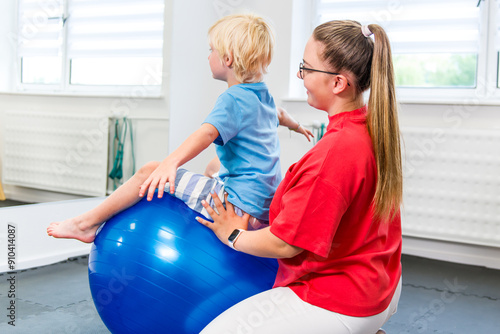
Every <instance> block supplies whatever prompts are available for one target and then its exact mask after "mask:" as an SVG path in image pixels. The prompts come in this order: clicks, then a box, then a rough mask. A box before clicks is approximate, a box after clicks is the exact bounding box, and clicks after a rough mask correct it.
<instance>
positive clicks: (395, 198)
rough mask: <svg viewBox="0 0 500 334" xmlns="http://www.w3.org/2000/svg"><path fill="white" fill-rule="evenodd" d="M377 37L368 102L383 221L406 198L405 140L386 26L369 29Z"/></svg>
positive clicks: (378, 209) (377, 201)
mask: <svg viewBox="0 0 500 334" xmlns="http://www.w3.org/2000/svg"><path fill="white" fill-rule="evenodd" d="M368 28H369V29H370V31H371V32H372V33H373V35H374V37H375V43H374V48H373V57H372V66H371V75H370V77H371V80H370V81H371V82H370V87H371V90H370V97H369V99H368V119H367V126H368V132H369V133H370V136H371V138H372V142H373V147H374V150H375V159H376V161H377V179H378V181H377V188H376V190H375V196H374V200H373V201H374V204H375V213H376V215H377V216H379V217H380V218H388V217H389V216H390V215H391V214H394V213H395V212H396V210H397V209H399V206H400V205H401V202H402V199H403V171H402V162H401V141H400V133H399V122H398V110H397V103H396V91H395V82H394V81H395V80H394V69H393V64H392V56H391V46H390V43H389V39H388V37H387V35H386V33H385V31H384V29H383V28H382V27H380V26H379V25H377V24H370V25H369V26H368Z"/></svg>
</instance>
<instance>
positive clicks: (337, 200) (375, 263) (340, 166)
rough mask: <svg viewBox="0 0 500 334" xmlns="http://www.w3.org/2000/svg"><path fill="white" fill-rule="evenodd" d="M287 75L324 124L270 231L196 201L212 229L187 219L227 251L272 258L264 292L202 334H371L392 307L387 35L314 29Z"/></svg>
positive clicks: (396, 232) (394, 167) (394, 162)
mask: <svg viewBox="0 0 500 334" xmlns="http://www.w3.org/2000/svg"><path fill="white" fill-rule="evenodd" d="M371 35H373V36H374V41H373V40H372V38H370V36H371ZM297 76H298V77H299V78H300V79H303V80H304V86H305V88H306V89H307V102H308V103H309V104H310V105H311V106H313V107H315V108H317V109H320V110H324V111H326V112H327V113H328V118H329V124H328V127H327V132H326V134H325V135H324V136H323V138H322V139H321V140H320V141H319V142H318V143H317V144H316V145H315V146H314V147H313V148H312V149H311V150H310V151H309V152H307V153H306V154H305V155H304V157H303V158H301V159H300V160H299V161H298V162H297V163H296V164H294V165H292V166H291V167H290V168H289V170H288V172H287V174H286V176H285V178H284V180H283V181H282V182H281V184H280V186H279V187H278V190H277V192H276V194H275V196H274V199H273V202H272V204H271V208H270V227H267V228H264V229H262V230H258V231H246V225H247V220H248V216H244V217H243V218H241V217H238V216H236V215H235V214H234V211H233V208H232V206H231V205H228V207H227V211H226V210H224V207H223V206H222V204H221V203H220V201H218V200H216V199H215V197H214V200H215V203H216V209H217V211H218V212H219V214H217V213H215V212H214V210H212V209H211V208H210V207H209V206H208V205H207V203H204V206H205V208H206V209H207V210H208V212H209V214H210V215H211V216H212V218H213V219H214V223H210V222H208V221H206V220H203V219H201V218H199V219H198V221H199V222H200V223H202V224H203V225H205V226H207V227H209V228H210V229H211V230H212V231H213V232H214V233H215V234H216V235H217V237H218V238H219V239H220V240H221V241H222V242H224V243H226V244H227V245H229V246H231V247H233V248H235V249H236V250H238V251H241V252H245V253H248V254H252V255H256V256H261V257H274V258H278V262H279V270H278V273H277V277H276V281H275V285H274V288H273V289H271V290H269V291H266V292H263V293H261V294H258V295H256V296H253V297H251V298H248V299H247V300H244V301H242V302H241V303H239V304H237V305H235V306H233V307H232V308H230V309H229V310H227V311H226V312H224V313H223V314H221V315H220V316H219V317H217V318H216V319H215V320H214V321H213V322H212V323H210V324H209V325H208V326H207V327H206V328H205V329H204V330H203V332H202V333H336V334H338V333H361V334H370V333H374V334H375V333H377V330H378V329H379V328H380V327H381V326H382V325H383V324H384V323H385V322H386V321H387V320H388V319H389V317H390V316H391V315H392V314H394V313H395V311H396V307H397V303H398V300H399V295H400V291H401V261H400V257H401V220H400V209H399V208H400V204H401V202H402V168H401V152H400V137H399V127H398V120H397V106H396V100H395V92H394V73H393V67H392V59H391V50H390V45H389V41H388V38H387V35H386V33H385V32H384V30H383V29H382V28H381V27H380V26H378V25H375V24H371V25H368V26H361V25H360V24H359V23H358V22H355V21H331V22H327V23H325V24H322V25H320V26H318V27H317V28H316V29H315V30H314V32H313V35H312V36H311V38H310V39H309V41H308V42H307V45H306V47H305V51H304V59H303V62H302V63H301V64H300V67H299V72H298V73H297ZM368 88H370V97H369V100H368V105H367V106H365V104H364V100H363V92H364V91H366V90H367V89H368ZM380 332H383V331H380Z"/></svg>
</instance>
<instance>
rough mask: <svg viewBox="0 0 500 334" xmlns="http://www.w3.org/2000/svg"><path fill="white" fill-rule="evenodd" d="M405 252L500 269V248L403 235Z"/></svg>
mask: <svg viewBox="0 0 500 334" xmlns="http://www.w3.org/2000/svg"><path fill="white" fill-rule="evenodd" d="M403 254H407V255H414V256H420V257H424V258H429V259H434V260H441V261H447V262H455V263H461V264H467V265H474V266H482V267H487V268H492V269H500V248H496V247H487V246H478V245H469V244H461V243H455V242H447V241H442V240H430V239H422V238H415V237H408V236H403Z"/></svg>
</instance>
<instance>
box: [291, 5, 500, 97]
mask: <svg viewBox="0 0 500 334" xmlns="http://www.w3.org/2000/svg"><path fill="white" fill-rule="evenodd" d="M305 2H307V0H302V1H300V0H295V1H294V14H293V15H294V16H293V18H292V21H293V22H294V25H293V26H292V30H293V31H294V29H295V28H294V26H297V25H299V26H300V24H302V26H301V28H304V30H306V31H308V34H307V36H305V37H304V36H303V35H302V36H300V33H296V34H295V35H294V37H293V38H297V36H298V37H301V38H303V39H304V40H307V38H308V36H309V35H310V33H311V32H312V29H313V28H314V27H316V26H317V25H319V24H320V23H323V22H326V21H329V20H335V19H353V20H356V21H359V22H360V23H361V24H371V23H376V24H379V25H381V26H382V27H384V29H385V30H386V32H387V34H388V36H389V39H390V40H391V46H392V51H393V61H394V67H395V75H396V83H397V86H398V88H397V93H398V96H399V100H400V101H402V102H418V103H421V102H432V103H434V102H436V103H441V102H444V103H456V102H460V103H475V104H478V103H479V104H490V103H497V102H498V100H499V99H500V79H499V78H500V0H491V1H485V0H385V1H383V0H350V1H343V0H309V2H308V6H309V8H311V9H309V10H310V13H307V12H306V10H308V9H306V5H305V4H304V3H305ZM304 16H307V17H309V18H310V19H309V20H307V19H306V21H307V22H306V23H300V21H301V20H302V21H304V19H303V17H304ZM297 22H299V24H297ZM298 44H299V43H297V42H295V41H294V40H293V39H292V63H293V66H292V68H291V69H292V71H291V72H292V74H291V81H290V97H291V98H297V97H301V98H303V95H301V94H302V93H297V92H298V91H299V87H298V86H297V85H296V84H295V83H294V80H293V76H295V73H296V71H297V70H296V67H297V66H296V65H295V63H298V61H299V60H300V59H301V57H302V52H303V45H300V46H299V45H298ZM304 44H305V43H304ZM295 81H296V80H295ZM302 90H303V89H302Z"/></svg>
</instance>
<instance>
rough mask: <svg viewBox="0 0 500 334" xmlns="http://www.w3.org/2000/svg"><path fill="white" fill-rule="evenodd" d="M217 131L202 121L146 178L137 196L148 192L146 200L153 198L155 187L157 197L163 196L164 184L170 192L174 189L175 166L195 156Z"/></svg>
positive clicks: (210, 141) (205, 146)
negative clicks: (167, 184) (168, 186)
mask: <svg viewBox="0 0 500 334" xmlns="http://www.w3.org/2000/svg"><path fill="white" fill-rule="evenodd" d="M218 136H219V131H217V129H216V128H215V126H213V125H212V124H208V123H204V124H202V125H201V127H200V128H199V129H198V130H196V131H195V132H193V133H192V134H191V135H190V136H189V137H188V138H187V139H186V140H185V141H184V142H183V143H182V144H181V145H180V146H179V147H178V148H177V149H176V150H175V151H174V152H172V153H171V154H170V155H169V156H168V157H166V158H165V159H164V160H163V161H162V162H161V163H160V165H159V166H158V168H156V169H155V170H154V171H153V173H151V175H150V176H149V177H148V178H147V180H146V181H144V183H143V184H142V185H141V187H140V189H139V196H141V197H142V196H144V194H145V193H146V191H147V192H148V200H151V199H153V195H154V192H155V189H156V188H158V197H159V198H161V197H162V196H163V192H164V190H165V189H164V188H165V184H166V183H167V182H168V183H169V185H170V193H171V194H173V193H174V191H175V175H176V174H177V168H178V167H179V166H182V165H183V164H185V163H186V162H188V161H189V160H191V159H193V158H194V157H196V156H197V155H198V154H200V153H201V152H202V151H203V150H204V149H206V148H207V147H208V146H209V145H210V144H211V143H212V142H213V141H214V140H215V139H216V138H217V137H218Z"/></svg>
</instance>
